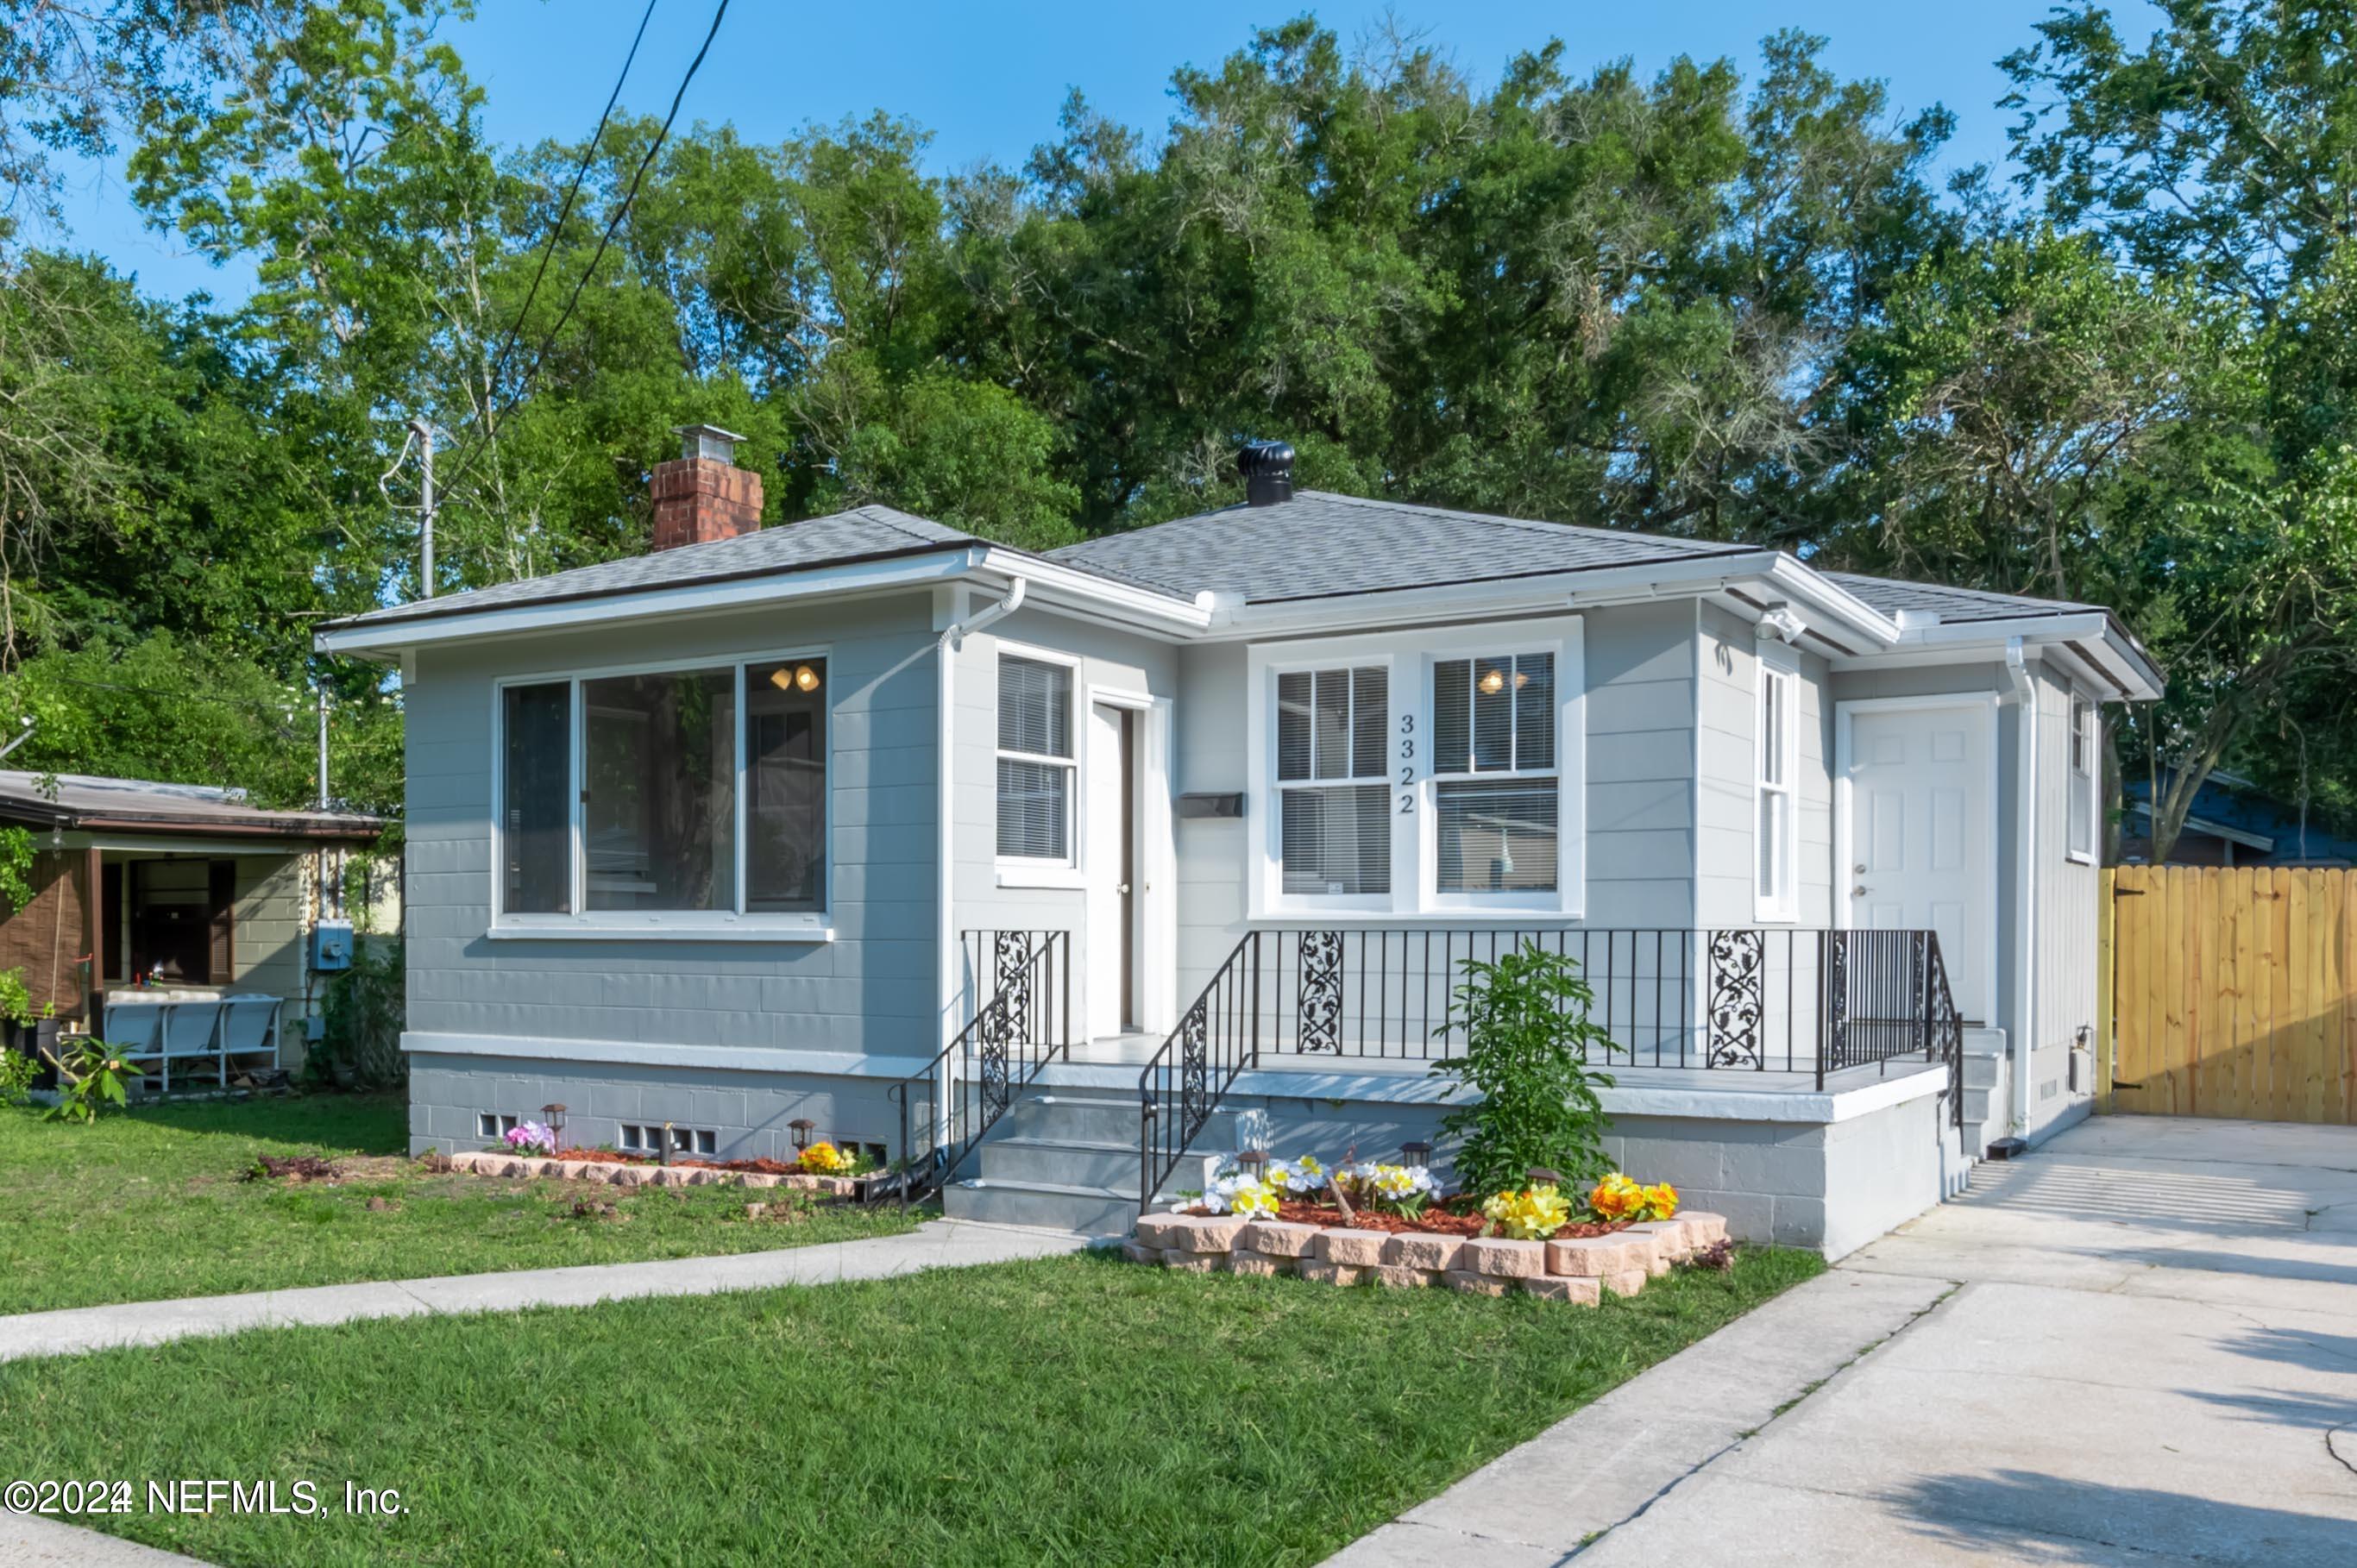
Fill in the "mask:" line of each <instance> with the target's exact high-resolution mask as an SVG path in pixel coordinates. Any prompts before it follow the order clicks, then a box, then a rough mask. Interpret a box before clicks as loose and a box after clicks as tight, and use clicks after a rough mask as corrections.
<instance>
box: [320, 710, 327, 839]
mask: <svg viewBox="0 0 2357 1568" xmlns="http://www.w3.org/2000/svg"><path fill="white" fill-rule="evenodd" d="M327 809H328V688H327V684H326V682H321V683H320V686H319V810H321V811H326V810H327Z"/></svg>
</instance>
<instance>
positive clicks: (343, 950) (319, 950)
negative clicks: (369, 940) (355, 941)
mask: <svg viewBox="0 0 2357 1568" xmlns="http://www.w3.org/2000/svg"><path fill="white" fill-rule="evenodd" d="M311 967H312V968H313V969H316V970H320V971H322V972H325V971H328V970H338V969H350V968H351V967H352V923H351V922H350V920H322V921H320V922H319V923H318V925H317V926H316V927H314V928H313V929H312V931H311Z"/></svg>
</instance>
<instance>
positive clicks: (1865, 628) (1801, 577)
mask: <svg viewBox="0 0 2357 1568" xmlns="http://www.w3.org/2000/svg"><path fill="white" fill-rule="evenodd" d="M1771 559H1772V560H1773V562H1774V564H1773V565H1772V566H1770V569H1769V572H1768V579H1769V581H1770V582H1771V583H1773V584H1775V585H1776V586H1778V587H1780V588H1781V589H1783V590H1784V591H1785V592H1786V593H1788V594H1791V595H1792V596H1794V597H1796V598H1799V599H1801V600H1803V602H1805V603H1807V604H1809V605H1811V606H1812V607H1815V608H1816V609H1819V610H1822V611H1824V612H1827V613H1830V614H1832V615H1834V616H1835V617H1837V618H1839V619H1840V621H1841V623H1842V625H1844V626H1845V627H1847V628H1850V629H1851V630H1853V631H1858V632H1863V633H1864V634H1865V635H1866V636H1867V637H1868V638H1871V639H1873V640H1874V641H1875V642H1877V643H1878V644H1880V645H1881V646H1882V647H1884V648H1888V647H1889V646H1890V645H1891V644H1892V643H1894V642H1897V641H1898V640H1899V639H1900V629H1899V623H1898V622H1897V621H1896V620H1893V619H1892V618H1890V617H1889V616H1887V615H1885V614H1883V613H1882V612H1881V611H1880V610H1878V609H1876V608H1875V607H1873V606H1872V605H1869V604H1867V602H1866V601H1865V600H1864V599H1861V598H1859V597H1858V596H1857V595H1856V594H1853V593H1851V592H1850V591H1849V590H1848V589H1847V588H1845V587H1843V586H1842V585H1840V584H1839V583H1836V582H1835V581H1834V580H1833V579H1831V578H1830V577H1827V576H1826V575H1824V573H1822V572H1820V571H1818V570H1817V569H1816V568H1815V567H1813V566H1811V565H1810V564H1807V563H1806V562H1804V561H1796V560H1794V559H1793V558H1792V556H1790V555H1787V554H1785V553H1783V552H1781V551H1776V552H1774V553H1772V556H1771Z"/></svg>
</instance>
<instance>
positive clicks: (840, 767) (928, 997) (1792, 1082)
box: [318, 427, 2160, 1252]
mask: <svg viewBox="0 0 2357 1568" xmlns="http://www.w3.org/2000/svg"><path fill="white" fill-rule="evenodd" d="M683 434H684V435H685V436H686V448H685V452H684V454H683V456H682V457H681V458H679V459H678V460H676V461H674V462H671V463H666V464H664V465H662V467H659V468H658V469H657V470H656V473H655V476H654V487H655V498H656V499H655V506H656V524H655V530H654V536H655V540H656V545H657V548H655V549H654V550H652V551H651V552H650V553H648V554H647V555H645V556H643V557H640V558H635V559H630V560H622V561H615V562H610V563H607V564H600V565H595V566H587V567H582V568H578V569H576V570H572V571H567V572H562V573H557V574H555V575H550V576H545V577H540V578H534V579H532V580H528V581H522V582H515V583H507V584H501V585H497V586H494V587H489V588H483V589H479V590H476V591H473V592H469V593H464V594H457V595H453V596H446V597H441V598H435V599H431V600H427V601H424V602H420V603H416V604H408V605H401V606H397V607H388V608H384V609H380V610H376V611H373V612H371V613H369V614H366V615H361V616H358V617H354V618H349V619H346V620H341V621H338V622H334V623H331V624H328V625H327V626H326V627H324V628H322V629H321V631H320V632H319V635H318V646H319V648H320V649H321V650H323V651H326V652H329V653H335V654H349V655H358V656H362V657H368V658H372V659H379V660H388V661H397V662H398V664H399V668H400V671H401V680H402V687H403V692H404V703H405V709H406V717H407V728H408V843H409V859H408V875H409V885H408V888H407V899H408V918H409V949H408V957H409V1030H410V1032H409V1034H408V1035H407V1036H406V1048H407V1049H408V1051H409V1053H410V1060H411V1067H412V1076H411V1083H412V1090H411V1092H412V1099H413V1107H412V1112H411V1117H412V1120H411V1133H412V1142H413V1144H414V1146H415V1147H416V1148H418V1149H423V1148H425V1147H426V1146H428V1145H436V1144H438V1145H440V1146H442V1147H445V1148H448V1147H453V1146H467V1145H470V1144H473V1143H475V1142H478V1141H480V1140H482V1139H485V1138H488V1137H490V1136H491V1135H494V1134H495V1133H497V1132H498V1131H499V1130H500V1128H501V1127H502V1126H503V1125H506V1124H507V1123H508V1122H511V1121H512V1119H514V1118H516V1117H519V1116H530V1115H533V1114H534V1113H536V1112H538V1111H539V1109H540V1108H541V1107H542V1106H543V1105H544V1104H546V1103H549V1102H553V1101H554V1102H562V1103H564V1104H565V1105H566V1106H567V1107H569V1127H570V1133H571V1135H572V1137H573V1139H574V1141H576V1142H577V1143H581V1144H598V1143H611V1144H617V1145H619V1146H622V1147H626V1148H628V1147H648V1146H651V1144H654V1143H657V1142H660V1141H661V1140H662V1139H664V1138H666V1137H668V1138H669V1139H670V1140H671V1141H672V1143H673V1146H675V1147H685V1148H689V1149H691V1150H696V1149H711V1150H713V1151H715V1152H716V1153H718V1154H720V1155H724V1156H726V1155H748V1156H749V1155H783V1154H790V1153H791V1147H792V1143H793V1139H794V1136H795V1133H794V1130H793V1129H792V1127H791V1123H792V1122H795V1121H797V1120H806V1121H808V1122H813V1123H815V1124H816V1128H817V1130H818V1135H820V1136H832V1137H834V1138H836V1139H838V1140H841V1141H845V1142H850V1143H854V1144H864V1145H868V1146H872V1147H873V1148H875V1149H876V1150H877V1152H879V1153H888V1154H890V1155H895V1156H899V1155H905V1156H907V1157H908V1158H909V1161H910V1163H911V1169H912V1170H913V1171H915V1172H916V1173H918V1175H919V1176H920V1179H921V1180H922V1181H923V1182H924V1183H927V1184H930V1183H931V1182H934V1181H940V1182H943V1183H945V1184H946V1187H945V1201H946V1202H947V1204H948V1206H949V1208H950V1209H951V1210H952V1212H953V1213H969V1214H979V1215H996V1216H1000V1217H1005V1218H1020V1219H1032V1220H1054V1221H1059V1222H1063V1223H1071V1224H1076V1225H1083V1226H1091V1227H1100V1228H1111V1227H1112V1226H1114V1225H1116V1224H1118V1223H1120V1222H1122V1220H1123V1219H1124V1218H1125V1216H1127V1215H1131V1214H1134V1213H1135V1210H1136V1208H1137V1206H1138V1204H1139V1202H1140V1201H1141V1198H1142V1197H1151V1196H1152V1195H1153V1194H1154V1193H1155V1192H1156V1191H1157V1190H1160V1191H1163V1192H1166V1193H1167V1192H1168V1191H1173V1190H1178V1189H1180V1188H1183V1187H1187V1186H1190V1185H1194V1184H1195V1183H1196V1182H1197V1181H1198V1180H1199V1179H1200V1178H1199V1177H1198V1176H1197V1175H1196V1174H1195V1172H1196V1171H1197V1170H1198V1169H1200V1166H1199V1165H1198V1164H1197V1163H1196V1161H1195V1160H1194V1158H1193V1156H1196V1155H1202V1154H1204V1153H1206V1152H1207V1151H1217V1150H1222V1149H1234V1148H1238V1147H1241V1146H1245V1145H1246V1144H1252V1145H1258V1146H1265V1147H1268V1148H1271V1149H1273V1150H1274V1151H1275V1153H1276V1154H1278V1155H1289V1154H1295V1153H1315V1154H1318V1155H1321V1156H1324V1157H1326V1158H1329V1159H1332V1158H1337V1157H1340V1156H1342V1155H1345V1154H1346V1153H1349V1152H1351V1150H1353V1149H1355V1150H1356V1151H1357V1152H1358V1154H1359V1155H1360V1156H1361V1157H1371V1156H1383V1157H1389V1156H1390V1155H1393V1154H1394V1152H1395V1151H1396V1150H1397V1149H1398V1148H1399V1147H1400V1146H1401V1145H1403V1144H1408V1143H1412V1142H1415V1141H1417V1140H1420V1139H1428V1138H1429V1137H1430V1134H1431V1131H1432V1128H1433V1126H1434V1124H1435V1122H1436V1120H1437V1116H1438V1114H1439V1112H1440V1110H1441V1109H1442V1107H1441V1106H1440V1104H1439V1096H1440V1095H1441V1093H1442V1092H1443V1090H1444V1088H1445V1086H1444V1085H1443V1084H1442V1083H1440V1082H1438V1081H1437V1080H1435V1079H1433V1078H1432V1077H1431V1076H1430V1075H1429V1070H1428V1069H1429V1066H1430V1060H1431V1058H1433V1057H1435V1056H1436V1055H1438V1054H1440V1053H1442V1052H1443V1051H1445V1050H1446V1049H1447V1048H1448V1046H1449V1045H1450V1044H1451V1043H1452V1039H1453V1036H1450V1035H1448V1034H1447V1033H1445V1032H1444V1033H1436V1031H1438V1030H1440V1029H1441V1026H1443V1024H1444V1022H1445V1020H1446V1017H1447V1014H1448V1005H1447V994H1448V988H1449V986H1450V985H1451V984H1452V983H1454V981H1455V979H1456V978H1457V975H1458V970H1459V967H1460V965H1461V961H1463V960H1464V959H1466V958H1467V957H1469V956H1470V957H1486V956H1488V955H1490V954H1491V953H1492V952H1495V951H1498V950H1502V949H1505V948H1511V947H1512V946H1513V945H1514V944H1516V943H1517V942H1520V941H1523V940H1538V941H1540V942H1542V943H1543V944H1544V945H1546V946H1549V947H1551V948H1555V949H1558V950H1564V951H1566V952H1567V953H1569V954H1571V955H1572V956H1573V957H1575V958H1577V959H1578V960H1579V961H1581V963H1582V965H1583V968H1584V972H1585V973H1586V975H1587V979H1588V981H1589V983H1590V984H1591V985H1592V987H1593V989H1594V991H1595V993H1596V1004H1595V1008H1594V1015H1595V1016H1596V1017H1597V1018H1598V1021H1600V1022H1602V1023H1603V1024H1604V1025H1605V1026H1607V1028H1608V1030H1609V1032H1610V1034H1611V1036H1612V1039H1613V1042H1614V1047H1613V1049H1612V1051H1611V1052H1610V1053H1609V1056H1610V1058H1611V1059H1610V1070H1611V1071H1612V1073H1613V1074H1614V1076H1615V1078H1616V1079H1617V1080H1618V1081H1617V1086H1616V1087H1615V1088H1614V1089H1612V1090H1609V1092H1608V1093H1607V1095H1606V1105H1607V1109H1608V1110H1609V1112H1611V1114H1612V1117H1613V1122H1614V1134H1613V1136H1614V1144H1613V1147H1614V1152H1615V1154H1616V1155H1619V1156H1620V1158H1621V1159H1622V1160H1623V1161H1624V1163H1625V1164H1626V1165H1627V1166H1628V1167H1629V1168H1630V1169H1631V1170H1632V1172H1634V1173H1635V1174H1637V1175H1639V1176H1641V1177H1643V1178H1645V1179H1663V1178H1666V1179H1669V1180H1672V1181H1674V1182H1676V1183H1677V1184H1678V1185H1679V1186H1680V1187H1682V1188H1684V1189H1685V1191H1686V1192H1687V1194H1688V1196H1689V1200H1690V1201H1692V1202H1695V1203H1697V1204H1700V1205H1702V1206H1704V1207H1706V1208H1712V1209H1717V1210H1720V1211H1723V1212H1725V1213H1727V1215H1728V1216H1729V1217H1730V1219H1731V1220H1732V1221H1733V1223H1734V1226H1735V1228H1736V1230H1738V1233H1740V1234H1744V1235H1748V1236H1753V1237H1758V1238H1761V1239H1766V1238H1771V1237H1772V1238H1774V1239H1777V1240H1788V1241H1793V1242H1798V1243H1802V1244H1806V1245H1813V1246H1819V1247H1822V1248H1824V1249H1825V1250H1827V1251H1835V1252H1838V1251H1846V1250H1848V1249H1849V1248H1850V1247H1853V1246H1855V1245H1857V1244H1858V1243H1859V1242H1861V1241H1862V1240H1866V1239H1867V1238H1868V1237H1870V1236H1872V1235H1874V1234H1878V1233H1879V1232H1880V1231H1881V1230H1884V1229H1886V1228H1887V1227H1888V1226H1889V1225H1890V1224H1893V1223H1895V1222H1897V1221H1898V1220H1899V1219H1903V1218H1906V1217H1907V1216H1909V1215H1910V1214H1912V1213H1915V1212H1917V1211H1919V1210H1921V1208H1925V1207H1927V1206H1928V1205H1930V1204H1932V1203H1934V1202H1936V1201H1938V1200H1939V1198H1940V1197H1942V1196H1943V1194H1945V1193H1946V1192H1949V1191H1952V1190H1953V1188H1954V1187H1955V1186H1956V1184H1957V1183H1958V1182H1960V1181H1961V1179H1962V1177H1963V1175H1964V1171H1965V1170H1966V1169H1967V1168H1968V1166H1969V1163H1970V1160H1971V1159H1972V1158H1973V1157H1975V1155H1978V1154H1979V1153H1980V1151H1981V1150H1982V1149H1983V1147H1984V1146H1985V1145H1986V1143H1988V1142H1989V1141H1991V1140H1993V1139H1996V1138H1998V1137H2001V1136H2005V1135H2007V1134H2009V1133H2011V1134H2019V1135H2022V1136H2025V1137H2029V1138H2031V1139H2035V1138H2037V1137H2039V1136H2041V1135H2043V1134H2046V1133H2050V1132H2051V1131H2053V1130H2055V1129H2056V1128H2058V1127H2059V1126H2061V1125H2062V1124H2064V1123H2066V1122H2069V1121H2071V1120H2072V1119H2073V1118H2075V1117H2077V1116H2080V1115H2082V1114H2083V1113H2084V1112H2086V1110H2087V1109H2088V1105H2089V1095H2090V1090H2091V1086H2092V1082H2093V1073H2092V1071H2091V1070H2090V1066H2091V1064H2090V1063H2089V1061H2088V1060H2087V1053H2088V1051H2089V1049H2090V1047H2091V1043H2092V1036H2093V1024H2094V1021H2095V1020H2094V1010H2095V977H2094V947H2095V888H2096V858H2097V846H2098V843H2099V837H2098V826H2099V817H2098V814H2097V804H2098V802H2097V797H2096V789H2097V768H2096V761H2095V759H2096V757H2097V756H2098V752H2099V740H2100V728H2099V726H2100V725H2101V723H2102V718H2101V714H2102V709H2103V704H2104V703H2113V702H2121V701H2130V700H2144V699H2148V698H2151V697H2153V696H2154V695H2156V694H2157V693H2158V689H2159V685H2160V676H2159V673H2158V671H2157V670H2156V669H2155V668H2154V666H2153V664H2152V661H2151V660H2149V659H2148V658H2147V655H2146V654H2145V653H2144V651H2143V650H2141V649H2139V648H2138V647H2137V645H2136V642H2135V640H2134V639H2132V638H2131V637H2130V636H2129V635H2128V634H2127V633H2126V630H2125V629H2124V628H2122V627H2121V625H2120V624H2119V622H2118V621H2117V620H2116V619H2115V618H2114V617H2113V616H2112V615H2110V614H2109V613H2107V612H2106V611H2105V610H2104V609H2103V608H2102V607H2098V606H2094V605H2085V604H2071V603H2061V602H2054V601H2049V600H2040V599H2029V598H2017V597H2009V596H2002V595H1996V594H1988V593H1980V592H1974V591H1969V590H1964V589H1957V588H1947V587H1941V586H1937V585H1925V584H1916V583H1902V582H1892V581H1884V580H1880V579H1876V578H1870V577H1860V576H1853V575H1846V574H1842V573H1834V572H1824V571H1820V570H1817V569H1815V568H1813V567H1812V566H1811V565H1809V564H1807V563H1805V562H1803V561H1801V560H1797V559H1795V558H1794V557H1792V555H1790V554H1786V553H1780V552H1777V551H1774V550H1767V549H1761V548H1758V547H1756V546H1752V545H1748V544H1731V543H1722V542H1708V541H1702V540H1693V539H1678V538H1665V537H1660V536H1653V535H1647V534H1641V533H1635V532H1619V531H1609V530H1597V529H1587V528H1576V527H1568V526H1563V525H1558V524H1553V523H1547V522H1538V521H1528V520H1523V519H1516V518H1505V517H1492V516H1483V515H1479V514H1474V513H1469V512H1459V511H1449V510H1439V509H1437V508H1432V507H1426V506H1411V505H1403V504H1397V503H1393V502H1387V501H1377V500H1365V499H1357V498H1353V497H1349V496H1340V495H1329V494H1322V493H1318V492H1316V491H1309V490H1296V489H1294V488H1293V485H1292V481H1291V460H1292V454H1291V452H1290V450H1289V449H1288V448H1285V447H1282V446H1260V447H1254V448H1250V449H1247V451H1246V453H1245V454H1244V467H1245V469H1246V473H1247V478H1248V485H1247V489H1248V494H1249V499H1248V501H1247V502H1246V503H1245V504H1242V505H1238V506H1234V507H1231V508H1227V509H1225V510H1218V511H1213V512H1210V513H1206V514H1204V515H1201V516H1198V517H1190V518H1186V519H1182V520H1179V521H1173V522H1168V523H1163V524H1161V525H1158V526H1156V527H1151V528H1145V529H1140V530H1137V531H1135V532H1128V533H1122V534H1116V535H1112V536H1109V537H1105V538H1101V539H1095V540H1091V541H1089V542H1084V543H1081V544H1077V545H1073V546H1071V547H1068V548H1065V549H1061V550H1057V551H1053V552H1050V553H1046V554H1044V555H1043V554H1035V553H1027V552H1025V551H1022V550H1017V549H1011V548H1009V547H1007V546H1005V545H1001V544H995V543H992V542H987V541H985V540H982V539H977V538H974V537H972V536H969V535H967V534H964V533H962V532H958V531H956V530H954V529H951V528H946V527H943V526H942V525H940V524H938V523H934V522H931V521H926V520H924V519H922V518H918V517H912V516H909V515H906V514H904V513H901V512H898V511H894V510H889V509H887V508H882V507H863V508H860V509H857V510H852V511H847V512H843V513H840V514H837V515H834V516H829V517H819V518H813V519H810V520H808V521H802V522H795V523H791V524H788V525H784V526H780V527H773V528H766V529H765V528H761V527H760V526H759V504H760V501H759V497H760V490H759V477H758V476H756V475H754V474H751V473H749V472H748V471H746V470H743V469H740V468H737V467H735V466H734V463H733V445H732V443H733V438H732V437H730V436H728V435H726V432H720V431H716V430H713V429H710V428H708V427H694V428H691V429H689V430H688V431H686V432H684V433H683ZM1002 1113H1003V1114H1002ZM665 1123H670V1124H671V1126H672V1130H671V1132H670V1133H664V1132H663V1131H662V1128H663V1125H664V1124H665ZM802 1135H803V1136H807V1135H809V1130H808V1129H807V1128H805V1129H803V1130H802ZM1436 1157H1437V1162H1438V1163H1439V1164H1440V1165H1444V1166H1445V1165H1446V1164H1447V1157H1448V1149H1447V1147H1446V1145H1445V1144H1444V1145H1443V1146H1442V1147H1441V1149H1440V1150H1439V1151H1438V1153H1437V1156H1436Z"/></svg>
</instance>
